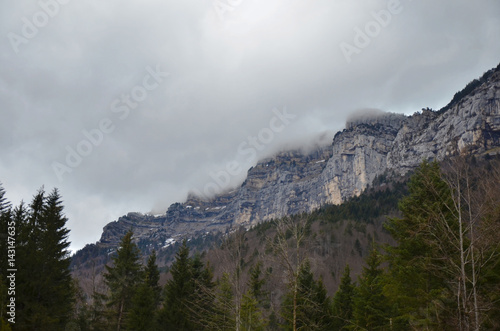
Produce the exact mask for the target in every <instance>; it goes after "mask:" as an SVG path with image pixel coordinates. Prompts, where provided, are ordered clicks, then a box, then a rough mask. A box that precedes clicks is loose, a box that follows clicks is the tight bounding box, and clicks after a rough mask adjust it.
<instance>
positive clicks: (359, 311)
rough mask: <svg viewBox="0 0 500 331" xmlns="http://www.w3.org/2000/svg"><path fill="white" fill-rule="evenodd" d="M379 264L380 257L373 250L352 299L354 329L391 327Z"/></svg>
mask: <svg viewBox="0 0 500 331" xmlns="http://www.w3.org/2000/svg"><path fill="white" fill-rule="evenodd" d="M381 263H382V256H381V255H380V254H379V252H378V251H377V249H375V248H373V249H372V250H371V251H370V255H368V257H367V260H366V264H367V265H366V266H365V267H364V268H363V272H362V274H361V276H360V277H359V279H358V283H359V285H358V287H357V291H356V295H355V297H354V310H353V325H354V326H355V328H356V329H359V328H360V329H362V330H364V329H366V330H377V329H384V328H389V327H390V325H391V319H390V313H389V307H388V302H387V298H386V297H385V296H384V294H383V287H384V283H383V282H382V279H383V270H382V268H381V267H380V264H381Z"/></svg>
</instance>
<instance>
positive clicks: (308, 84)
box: [0, 0, 500, 249]
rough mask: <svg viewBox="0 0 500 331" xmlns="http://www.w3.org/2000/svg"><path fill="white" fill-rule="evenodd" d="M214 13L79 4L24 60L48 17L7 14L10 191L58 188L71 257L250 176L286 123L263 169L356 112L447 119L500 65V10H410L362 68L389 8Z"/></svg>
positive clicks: (161, 5)
mask: <svg viewBox="0 0 500 331" xmlns="http://www.w3.org/2000/svg"><path fill="white" fill-rule="evenodd" d="M51 1H52V3H53V2H54V1H57V0H42V2H44V3H49V2H51ZM220 1H222V2H226V0H220ZM61 2H62V1H61ZM216 2H217V1H216V0H214V1H212V0H206V1H198V0H186V1H174V0H170V1H159V0H150V1H144V2H140V3H124V2H120V1H117V0H113V1H106V2H102V1H97V0H93V1H85V2H77V1H69V2H68V3H67V4H65V5H60V8H59V12H58V13H57V14H56V15H55V16H54V17H51V18H50V20H49V21H48V23H47V24H46V25H45V26H43V27H40V28H39V29H38V30H39V31H38V33H37V35H36V36H35V37H33V38H30V39H29V40H28V42H27V43H23V44H20V45H18V46H19V52H18V53H16V52H14V50H13V48H12V47H11V44H10V42H9V39H8V37H7V36H8V33H11V32H13V33H16V34H18V35H21V36H22V27H23V24H24V23H23V21H22V19H23V18H26V19H28V20H31V19H32V16H33V14H35V13H37V12H39V11H40V10H41V7H40V5H39V3H37V2H33V3H23V2H5V1H4V2H2V3H1V4H0V36H1V37H2V41H1V42H0V62H1V65H0V116H1V121H0V155H1V157H0V181H1V182H2V183H3V184H4V186H5V188H6V190H7V193H8V195H9V197H12V199H13V200H14V202H15V203H18V202H19V200H20V199H21V198H24V199H30V197H31V195H32V194H33V193H34V192H35V191H36V189H37V188H38V187H40V186H41V185H43V184H45V187H46V188H51V187H58V188H60V189H61V193H62V194H63V197H64V200H65V206H66V212H67V214H68V217H69V218H70V222H69V223H68V225H69V227H70V228H71V230H72V232H71V237H70V239H71V241H72V242H73V244H72V248H73V249H76V248H80V247H82V246H83V245H84V244H85V243H89V242H94V241H96V240H98V239H99V235H100V232H101V229H102V227H103V226H104V225H105V224H106V223H107V222H109V221H112V220H114V219H116V218H118V217H119V216H120V215H122V214H125V213H126V212H128V211H134V210H136V211H141V212H149V211H151V210H153V209H154V211H155V212H156V211H164V210H165V209H166V208H167V207H168V205H169V204H170V203H172V202H175V201H179V200H182V199H183V198H185V197H186V196H187V194H188V192H189V191H190V190H191V189H192V188H202V187H203V186H204V185H205V184H206V183H207V182H209V181H210V180H211V178H210V175H209V172H210V171H217V170H218V169H221V168H223V167H225V165H226V164H227V162H230V161H233V160H237V161H239V162H240V163H241V165H242V166H243V167H250V166H252V165H253V164H254V163H255V162H256V161H257V160H256V159H255V160H253V159H252V160H248V157H246V156H242V155H239V153H238V146H239V145H240V144H242V143H243V142H245V141H246V140H247V139H248V137H249V136H255V135H257V134H258V133H259V132H260V131H261V130H262V129H263V128H266V127H267V126H268V125H269V121H270V119H271V118H272V116H273V113H272V110H273V109H274V108H278V109H282V108H283V107H287V109H288V110H289V112H291V113H293V114H295V115H296V116H297V117H296V118H295V119H294V120H293V121H292V123H291V124H290V125H289V126H287V127H286V129H285V130H283V131H282V132H280V133H279V134H276V135H275V138H274V139H273V140H272V142H271V143H270V144H268V145H266V148H265V150H263V151H260V152H259V153H258V154H257V158H259V157H265V156H268V155H269V154H272V153H274V152H276V151H279V150H281V149H283V148H292V147H297V146H299V145H302V144H303V145H304V146H312V145H314V144H315V143H317V141H316V140H317V139H318V138H317V137H318V136H320V135H321V134H324V137H326V138H324V139H323V140H321V143H324V142H325V141H328V140H331V137H332V135H333V134H334V133H335V131H336V130H339V129H342V128H343V125H344V123H345V120H346V119H347V118H348V116H349V114H350V113H352V112H353V111H354V110H356V109H362V108H378V109H382V110H384V111H392V112H398V113H413V112H415V111H417V110H419V109H421V108H422V107H433V108H439V107H441V106H444V105H445V104H446V103H447V102H448V101H449V100H450V99H451V97H452V96H453V93H455V92H456V91H457V90H459V89H461V88H462V87H463V86H464V85H465V84H466V83H467V82H469V81H470V80H472V79H474V78H476V77H477V76H479V75H480V74H482V73H483V72H484V71H486V70H488V69H490V68H491V67H493V66H496V65H497V64H498V62H499V61H500V45H499V44H498V41H497V39H498V35H500V4H499V3H498V1H496V0H485V1H480V2H471V1H466V0H458V1H451V0H446V1H439V2H436V1H430V0H424V1H409V0H401V1H400V6H401V7H402V11H401V13H399V14H397V15H393V16H392V18H391V21H390V23H389V24H388V25H387V26H386V27H383V28H381V29H380V31H379V33H378V34H377V35H376V36H375V37H373V38H371V41H370V44H369V45H368V46H367V47H365V48H363V49H360V52H359V54H353V56H352V59H351V60H352V61H351V62H350V63H347V61H346V58H345V57H344V54H343V53H342V50H341V48H340V47H339V45H340V44H341V43H342V42H346V43H350V44H353V40H354V37H355V31H354V29H355V28H356V27H359V28H361V29H364V28H365V26H366V24H367V23H369V22H370V21H373V20H374V18H373V14H372V13H373V12H379V11H380V10H385V9H387V8H388V3H389V2H388V1H382V0H377V1H370V2H369V3H368V4H367V2H366V1H343V0H339V1H327V0H320V1H314V2H312V1H306V0H295V1H285V0H266V1H264V0H259V1H249V0H243V1H241V2H240V4H239V5H237V6H235V7H234V10H232V11H231V12H227V13H225V14H226V15H225V19H224V20H220V18H219V16H218V15H217V12H216V11H215V9H214V6H213V5H214V4H215V3H216ZM157 65H158V66H160V67H161V70H164V71H168V72H169V73H170V76H169V77H167V78H165V79H164V81H162V82H161V83H160V84H159V86H158V87H157V88H155V89H153V90H151V91H148V95H147V98H145V99H144V101H141V102H139V103H138V105H137V107H135V108H134V109H129V111H130V113H129V115H128V116H127V117H126V118H125V119H120V113H117V112H113V109H112V104H113V102H114V101H115V100H117V99H118V100H121V99H120V98H121V97H122V95H127V94H131V92H132V90H133V88H134V87H136V86H141V84H142V83H143V79H144V76H145V75H146V74H147V69H146V68H147V67H148V66H149V67H152V68H155V67H156V66H157ZM122 105H123V104H122ZM103 119H109V120H110V121H111V123H112V125H113V126H114V130H113V131H112V132H110V133H105V134H103V139H102V142H101V143H99V144H97V146H93V147H92V152H91V153H90V154H89V155H88V156H85V157H83V158H82V161H81V163H80V164H79V165H78V166H77V167H75V168H74V169H72V172H71V173H65V174H64V175H63V181H62V182H60V181H59V180H58V178H57V176H56V175H55V173H54V171H53V168H52V165H53V162H60V163H62V164H64V163H65V158H66V156H67V150H66V148H67V147H68V146H69V147H70V148H73V149H75V148H77V146H78V144H79V143H80V142H81V141H82V140H84V139H86V137H85V135H84V133H83V131H84V130H87V131H89V130H93V129H96V128H98V127H99V123H100V122H101V121H102V120H103ZM246 170H247V168H246V169H244V171H243V172H242V175H241V176H236V177H235V178H233V182H232V185H237V184H238V182H239V181H241V180H242V179H243V176H244V174H245V173H246Z"/></svg>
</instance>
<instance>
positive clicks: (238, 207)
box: [73, 65, 500, 268]
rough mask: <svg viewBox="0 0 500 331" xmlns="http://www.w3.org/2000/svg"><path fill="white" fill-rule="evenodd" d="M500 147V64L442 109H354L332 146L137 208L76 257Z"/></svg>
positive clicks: (330, 195) (188, 234) (231, 222)
mask: <svg viewBox="0 0 500 331" xmlns="http://www.w3.org/2000/svg"><path fill="white" fill-rule="evenodd" d="M499 152H500V65H499V66H498V67H497V68H496V69H492V70H490V71H488V72H486V73H485V74H484V75H483V76H482V77H481V78H480V79H479V80H474V81H473V82H471V83H470V84H469V85H467V86H466V87H465V88H464V90H462V91H460V92H458V93H457V94H456V95H455V97H454V98H453V100H452V102H450V104H448V105H447V106H446V107H444V108H443V109H441V110H439V111H433V110H431V109H428V108H427V109H423V110H422V111H421V112H416V113H415V114H413V115H411V116H405V115H401V114H394V113H384V112H376V111H369V112H362V113H358V114H354V115H353V116H352V117H351V118H350V119H349V120H348V121H347V123H346V126H345V129H344V130H343V131H340V132H338V133H337V134H336V135H335V137H334V139H333V142H332V144H331V145H329V146H319V147H317V148H316V149H315V150H313V151H312V152H307V153H306V152H301V151H299V150H293V151H285V152H281V153H279V154H277V155H275V156H273V157H271V158H267V159H264V160H261V161H260V162H258V163H257V165H256V166H254V167H252V168H250V169H249V170H248V174H247V177H246V180H245V181H244V182H243V184H241V186H240V187H239V188H237V189H236V190H233V191H230V192H226V193H223V194H220V195H217V196H215V197H214V198H212V199H210V200H204V199H202V198H200V197H197V196H194V195H190V196H189V197H188V198H187V201H185V202H183V203H175V204H173V205H171V206H170V207H169V208H168V210H167V211H166V212H165V214H163V215H156V216H153V215H145V214H140V213H129V214H127V215H125V216H122V217H120V218H119V219H118V220H117V221H114V222H111V223H109V224H107V225H106V226H105V227H104V229H103V234H102V236H101V239H100V240H99V241H98V242H97V243H96V244H95V245H88V246H86V247H85V248H83V249H82V250H81V251H79V252H78V253H77V254H76V255H75V257H74V259H73V261H74V262H73V267H74V268H78V267H79V265H80V264H81V263H84V262H85V261H86V258H85V257H96V256H101V257H102V259H104V257H105V256H106V254H109V253H110V252H112V251H113V250H114V249H115V247H116V246H117V244H118V242H119V241H120V239H121V237H122V236H123V235H124V234H125V233H126V232H127V231H128V230H130V229H133V231H134V236H135V238H136V240H137V242H138V244H139V247H140V248H141V249H142V250H143V253H145V254H146V253H148V252H149V251H150V250H152V249H153V248H155V249H156V250H160V251H161V250H162V249H167V248H168V247H169V246H170V245H171V244H172V243H174V242H176V241H180V240H181V239H182V238H194V237H203V236H210V235H215V234H216V233H219V232H220V231H224V230H226V229H227V228H230V227H233V228H235V227H238V226H243V227H246V228H249V227H252V226H255V225H256V224H259V223H261V222H264V221H268V220H271V219H273V218H280V217H283V216H286V215H293V214H299V213H310V212H312V211H314V210H317V209H318V208H320V207H321V206H324V205H329V204H340V203H342V202H344V201H346V200H348V199H349V198H351V197H354V196H359V195H360V194H361V193H362V192H363V191H364V190H365V189H366V188H367V187H368V186H369V185H370V184H371V183H372V182H373V180H374V179H375V178H376V177H377V176H380V175H382V174H386V173H390V174H393V175H396V176H398V175H404V174H406V173H407V172H408V171H410V170H412V169H414V168H415V167H416V166H417V165H418V164H420V163H421V162H422V160H424V159H426V160H443V159H444V158H446V157H447V156H450V155H454V154H458V153H472V154H474V155H486V154H487V155H492V154H497V153H499Z"/></svg>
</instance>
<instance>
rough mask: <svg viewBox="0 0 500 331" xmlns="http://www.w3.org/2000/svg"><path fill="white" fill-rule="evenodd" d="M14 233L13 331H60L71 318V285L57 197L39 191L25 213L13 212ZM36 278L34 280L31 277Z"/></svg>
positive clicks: (63, 220) (65, 235)
mask: <svg viewBox="0 0 500 331" xmlns="http://www.w3.org/2000/svg"><path fill="white" fill-rule="evenodd" d="M14 219H15V220H16V227H17V229H18V241H17V244H18V247H17V255H18V260H19V261H23V268H20V269H19V271H18V277H17V278H18V286H17V288H18V289H19V291H18V301H19V308H18V313H19V319H18V320H17V321H16V329H21V330H47V329H50V330H64V328H65V327H66V324H67V323H68V321H69V320H70V318H71V316H72V308H73V303H74V293H75V290H74V288H73V281H72V278H71V275H70V271H69V265H70V256H69V251H68V249H67V248H68V246H69V242H68V234H69V230H68V229H67V228H66V227H65V226H66V222H67V218H66V217H65V216H64V213H63V205H62V201H61V196H60V195H59V192H58V191H57V189H54V190H53V191H52V192H51V193H50V194H49V195H48V196H46V195H45V191H44V190H43V188H42V189H40V190H39V191H38V192H37V194H36V195H35V196H34V197H33V200H32V202H31V204H30V205H29V209H26V208H25V207H24V204H21V205H20V206H19V207H18V208H16V209H15V210H14ZM33 275H37V277H33Z"/></svg>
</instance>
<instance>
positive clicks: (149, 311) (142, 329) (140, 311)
mask: <svg viewBox="0 0 500 331" xmlns="http://www.w3.org/2000/svg"><path fill="white" fill-rule="evenodd" d="M143 274H144V278H143V279H142V281H141V283H140V284H139V286H138V287H137V290H136V292H135V294H134V296H133V298H132V303H131V308H130V313H129V315H128V317H127V329H129V330H136V331H148V330H155V329H156V328H157V313H158V306H159V304H160V293H161V288H160V285H159V284H158V281H159V280H160V273H159V271H158V266H157V265H156V251H154V250H153V252H152V253H151V255H150V256H149V259H148V263H147V265H146V267H145V268H144V273H143Z"/></svg>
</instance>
